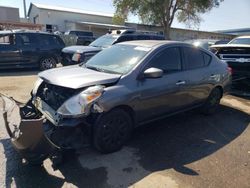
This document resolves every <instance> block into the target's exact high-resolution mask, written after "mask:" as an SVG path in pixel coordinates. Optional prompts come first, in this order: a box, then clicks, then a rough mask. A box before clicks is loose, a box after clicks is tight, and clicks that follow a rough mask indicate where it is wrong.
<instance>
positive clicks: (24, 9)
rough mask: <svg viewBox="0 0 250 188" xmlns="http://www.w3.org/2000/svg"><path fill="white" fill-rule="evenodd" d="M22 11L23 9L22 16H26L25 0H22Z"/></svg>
mask: <svg viewBox="0 0 250 188" xmlns="http://www.w3.org/2000/svg"><path fill="white" fill-rule="evenodd" d="M23 11H24V18H27V14H26V1H25V0H23Z"/></svg>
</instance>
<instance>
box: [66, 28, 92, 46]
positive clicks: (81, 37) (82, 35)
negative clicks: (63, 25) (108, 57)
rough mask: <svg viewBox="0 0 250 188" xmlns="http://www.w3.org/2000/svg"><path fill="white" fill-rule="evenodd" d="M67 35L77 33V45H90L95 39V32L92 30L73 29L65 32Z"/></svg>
mask: <svg viewBox="0 0 250 188" xmlns="http://www.w3.org/2000/svg"><path fill="white" fill-rule="evenodd" d="M65 35H75V36H76V37H77V39H76V45H85V46H87V45H89V44H90V43H91V42H93V41H94V40H95V37H94V34H93V32H91V31H81V30H71V31H67V32H65Z"/></svg>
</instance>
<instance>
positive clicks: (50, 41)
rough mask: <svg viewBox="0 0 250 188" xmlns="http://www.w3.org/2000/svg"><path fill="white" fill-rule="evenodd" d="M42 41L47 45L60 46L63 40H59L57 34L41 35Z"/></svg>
mask: <svg viewBox="0 0 250 188" xmlns="http://www.w3.org/2000/svg"><path fill="white" fill-rule="evenodd" d="M40 41H41V43H42V45H45V46H59V45H61V43H62V41H59V40H58V38H57V36H55V35H46V34H45V35H43V34H41V35H40Z"/></svg>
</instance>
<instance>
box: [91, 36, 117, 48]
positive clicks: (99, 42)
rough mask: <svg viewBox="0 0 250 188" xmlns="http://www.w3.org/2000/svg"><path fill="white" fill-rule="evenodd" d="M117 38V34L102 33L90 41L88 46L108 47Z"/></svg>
mask: <svg viewBox="0 0 250 188" xmlns="http://www.w3.org/2000/svg"><path fill="white" fill-rule="evenodd" d="M117 38H118V36H115V35H103V36H101V37H99V38H98V39H96V40H95V41H93V42H92V43H90V46H93V47H100V48H108V47H110V46H111V45H112V44H113V43H114V42H115V41H116V39H117Z"/></svg>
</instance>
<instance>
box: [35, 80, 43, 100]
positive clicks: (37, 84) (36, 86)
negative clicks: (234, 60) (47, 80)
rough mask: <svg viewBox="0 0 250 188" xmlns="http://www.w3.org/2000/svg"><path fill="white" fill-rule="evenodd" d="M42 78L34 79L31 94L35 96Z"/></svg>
mask: <svg viewBox="0 0 250 188" xmlns="http://www.w3.org/2000/svg"><path fill="white" fill-rule="evenodd" d="M42 82H43V80H42V79H41V78H39V77H38V79H37V80H36V82H35V84H34V87H33V90H32V95H33V96H35V95H36V93H37V90H38V88H39V86H40V85H41V84H42Z"/></svg>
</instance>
